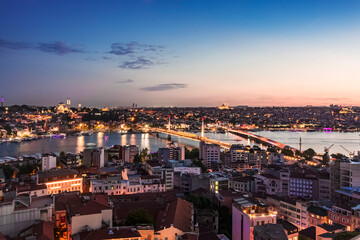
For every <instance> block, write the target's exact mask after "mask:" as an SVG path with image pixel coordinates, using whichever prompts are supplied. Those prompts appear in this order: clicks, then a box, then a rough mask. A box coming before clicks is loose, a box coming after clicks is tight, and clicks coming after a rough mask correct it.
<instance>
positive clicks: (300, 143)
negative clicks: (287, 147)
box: [299, 137, 302, 152]
mask: <svg viewBox="0 0 360 240" xmlns="http://www.w3.org/2000/svg"><path fill="white" fill-rule="evenodd" d="M301 145H302V142H301V137H300V141H299V147H300V149H299V150H300V152H301Z"/></svg>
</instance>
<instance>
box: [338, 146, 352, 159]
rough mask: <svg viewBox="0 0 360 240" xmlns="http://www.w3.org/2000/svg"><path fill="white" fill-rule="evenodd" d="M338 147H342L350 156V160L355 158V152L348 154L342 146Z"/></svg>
mask: <svg viewBox="0 0 360 240" xmlns="http://www.w3.org/2000/svg"><path fill="white" fill-rule="evenodd" d="M340 147H342V148H343V149H344V150H345V151H346V152H347V153H348V154H349V156H350V159H353V158H354V156H355V151H354V152H350V151H349V150H348V149H347V148H345V147H344V146H342V145H340Z"/></svg>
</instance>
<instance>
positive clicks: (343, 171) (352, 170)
mask: <svg viewBox="0 0 360 240" xmlns="http://www.w3.org/2000/svg"><path fill="white" fill-rule="evenodd" d="M340 187H360V162H352V161H349V162H341V163H340Z"/></svg>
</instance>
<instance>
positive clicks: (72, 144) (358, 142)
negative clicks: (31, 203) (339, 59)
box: [0, 131, 360, 157]
mask: <svg viewBox="0 0 360 240" xmlns="http://www.w3.org/2000/svg"><path fill="white" fill-rule="evenodd" d="M198 134H200V133H198ZM255 134H257V135H261V136H264V137H267V138H270V139H273V140H275V141H278V142H282V143H285V144H287V145H290V146H292V147H295V148H298V147H299V139H300V137H301V138H302V149H307V148H309V147H312V148H314V150H315V151H316V152H318V153H323V151H324V147H325V146H326V147H329V146H330V145H331V144H333V143H334V144H335V145H334V146H333V148H331V150H330V153H337V152H340V153H343V154H346V155H348V153H347V152H346V151H345V150H344V149H343V148H341V147H340V145H342V146H344V147H345V148H347V149H349V150H350V151H356V152H357V151H358V150H360V135H359V133H344V132H330V133H329V132H270V131H261V132H255ZM205 136H206V137H208V138H211V139H214V140H218V141H223V142H228V143H232V144H244V145H251V146H252V145H254V143H253V142H251V141H250V140H248V139H244V138H241V137H239V136H236V135H233V134H231V133H205ZM160 137H161V138H157V137H156V136H155V135H152V134H148V133H139V134H120V133H94V134H92V135H90V136H67V137H66V138H65V139H59V138H43V139H39V140H34V141H26V142H22V143H1V144H0V157H5V156H19V155H22V154H35V153H42V152H61V151H64V152H73V153H78V152H80V151H83V149H84V148H85V147H86V145H87V144H89V143H93V144H96V146H98V147H111V146H112V145H127V144H135V145H138V146H139V148H140V149H143V148H148V149H149V150H150V151H152V152H154V151H157V150H158V148H160V147H165V146H166V144H167V143H168V141H167V135H166V134H160ZM171 140H172V141H176V142H179V145H181V146H184V145H187V146H192V147H198V146H199V142H197V141H193V140H189V139H184V138H179V137H176V136H172V137H171Z"/></svg>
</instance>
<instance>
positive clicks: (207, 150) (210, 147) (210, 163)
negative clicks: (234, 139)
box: [199, 141, 220, 168]
mask: <svg viewBox="0 0 360 240" xmlns="http://www.w3.org/2000/svg"><path fill="white" fill-rule="evenodd" d="M199 158H200V159H202V160H203V163H204V165H205V166H206V167H207V168H212V167H217V166H218V164H219V163H220V145H218V144H207V143H205V142H203V141H201V142H200V149H199Z"/></svg>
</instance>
